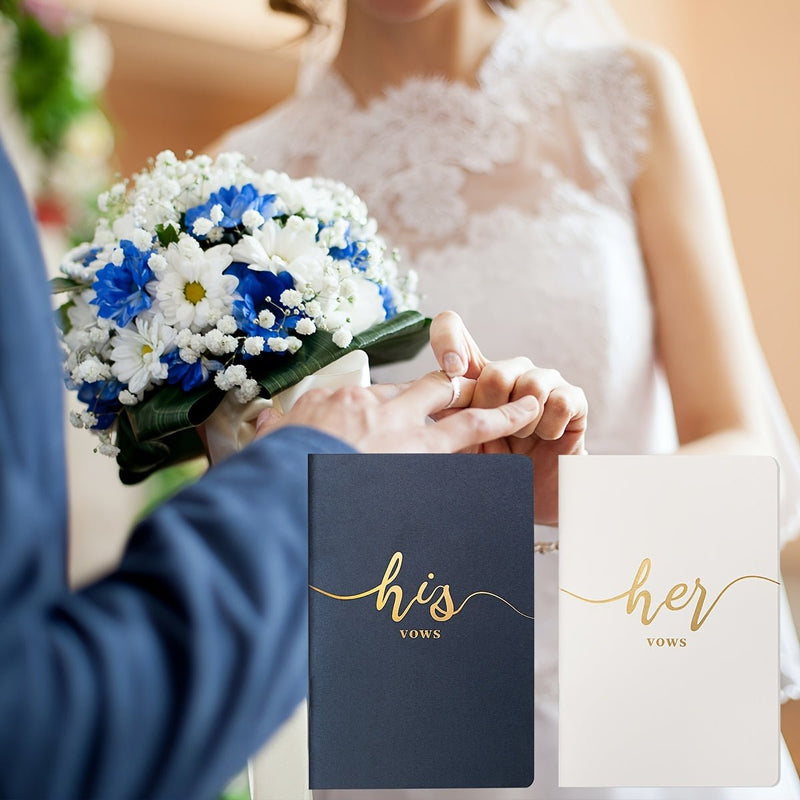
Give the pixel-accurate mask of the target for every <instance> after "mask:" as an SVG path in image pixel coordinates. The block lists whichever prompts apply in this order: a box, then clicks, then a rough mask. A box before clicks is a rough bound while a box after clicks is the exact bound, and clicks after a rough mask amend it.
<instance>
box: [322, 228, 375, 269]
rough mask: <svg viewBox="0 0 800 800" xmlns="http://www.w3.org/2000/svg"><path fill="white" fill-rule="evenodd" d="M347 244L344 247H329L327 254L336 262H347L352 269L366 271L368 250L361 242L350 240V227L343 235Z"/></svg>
mask: <svg viewBox="0 0 800 800" xmlns="http://www.w3.org/2000/svg"><path fill="white" fill-rule="evenodd" d="M344 238H345V241H346V242H347V244H346V245H345V247H331V248H330V249H329V252H330V254H331V256H332V257H333V258H335V259H336V260H337V261H349V262H350V263H351V264H352V265H353V267H354V268H355V269H357V270H360V271H361V272H364V271H365V270H366V269H367V263H368V261H369V250H367V248H366V246H365V245H364V243H363V242H359V241H357V240H354V239H351V238H350V227H349V226H348V228H347V232H346V233H345V235H344Z"/></svg>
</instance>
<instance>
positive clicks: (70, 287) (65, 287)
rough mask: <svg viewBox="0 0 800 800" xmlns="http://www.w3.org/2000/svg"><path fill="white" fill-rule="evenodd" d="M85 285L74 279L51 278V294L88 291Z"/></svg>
mask: <svg viewBox="0 0 800 800" xmlns="http://www.w3.org/2000/svg"><path fill="white" fill-rule="evenodd" d="M86 288H87V286H86V284H85V283H81V282H80V281H76V280H74V279H73V278H60V277H59V278H51V279H50V294H60V293H61V292H74V291H76V290H78V289H86Z"/></svg>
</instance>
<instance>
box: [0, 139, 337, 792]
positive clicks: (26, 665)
mask: <svg viewBox="0 0 800 800" xmlns="http://www.w3.org/2000/svg"><path fill="white" fill-rule="evenodd" d="M0 242H2V246H1V247H0V286H2V290H1V291H0V367H1V368H0V800H11V799H12V798H13V800H21V799H26V800H44V798H47V800H68V799H69V800H73V799H75V798H80V799H81V800H89V799H90V798H98V800H116V799H117V798H119V799H120V800H126V799H127V798H131V799H132V798H148V799H150V798H152V800H160V798H164V799H165V800H167V799H169V800H204V798H213V797H214V796H215V794H216V793H217V792H219V790H220V789H221V787H222V786H223V784H224V782H225V780H226V779H227V778H228V777H230V775H231V774H232V773H234V772H235V771H236V770H237V769H238V768H239V767H240V766H241V765H242V763H243V762H244V759H245V758H246V757H247V755H248V754H250V753H251V752H253V751H254V750H255V749H256V748H257V747H258V746H259V745H260V744H261V742H263V741H264V740H265V739H266V738H267V736H268V735H269V734H270V732H271V731H273V730H274V729H275V728H276V727H277V726H278V725H279V724H280V723H281V722H282V721H283V720H284V719H285V718H286V717H287V716H288V715H289V713H290V712H291V710H292V708H293V707H294V706H295V705H296V704H297V703H298V702H299V700H300V699H301V698H302V697H303V696H304V694H305V691H306V685H307V683H306V680H307V679H306V672H307V658H306V649H307V641H306V630H307V628H306V613H307V610H306V608H307V595H306V583H307V578H306V547H307V542H306V514H307V503H306V479H305V476H306V458H307V456H306V454H307V453H308V452H347V451H348V449H349V448H347V447H346V446H345V445H343V444H341V443H340V442H338V441H337V440H336V439H332V438H330V437H327V436H325V435H323V434H320V433H317V432H314V431H311V430H310V429H307V428H286V429H284V430H281V431H279V432H277V433H275V434H273V435H272V436H269V437H267V438H266V439H262V440H260V441H258V442H255V443H254V444H253V445H251V446H250V447H249V448H247V449H246V450H245V451H243V452H242V453H240V454H238V455H236V456H233V457H232V458H230V459H229V460H228V461H226V462H224V463H223V464H221V465H219V466H218V467H215V468H214V469H212V470H211V471H210V472H209V474H208V475H207V476H205V477H204V478H203V479H201V480H200V481H199V482H198V483H197V484H196V485H195V486H193V487H191V488H190V489H188V490H186V491H185V492H183V493H181V494H180V495H178V496H177V497H176V498H175V499H174V500H172V501H171V502H169V503H167V504H165V505H164V506H163V507H162V508H161V509H159V510H158V511H157V512H156V513H155V514H153V515H152V516H151V517H150V518H149V519H147V520H145V521H144V522H143V523H142V524H141V525H140V526H139V527H138V529H137V530H136V531H135V533H134V535H133V539H132V541H131V543H130V545H129V547H128V549H127V551H126V553H125V556H124V558H123V561H122V564H121V566H120V568H119V569H118V570H117V571H116V572H114V573H113V574H112V575H110V576H109V577H107V578H105V579H104V580H101V581H99V582H98V583H95V584H94V585H92V586H90V587H87V588H86V589H84V590H83V591H80V592H76V593H70V592H69V591H68V589H67V586H66V582H65V579H64V540H65V533H66V503H65V496H66V494H65V480H64V453H63V440H62V428H61V426H62V424H63V423H62V409H61V396H62V393H63V387H62V385H61V380H60V374H61V367H60V363H59V358H58V351H57V346H56V341H55V332H54V326H53V321H52V313H51V310H50V306H49V300H48V293H47V286H46V284H45V279H44V265H43V263H42V258H41V254H40V253H39V250H38V248H37V246H36V233H35V231H34V227H33V224H32V222H31V218H30V214H29V213H28V210H27V207H26V203H25V199H24V197H23V195H22V192H21V191H20V188H19V184H18V182H17V179H16V176H15V175H14V172H13V170H12V169H11V166H10V164H9V162H8V159H7V158H6V155H5V152H4V151H3V148H2V146H0ZM98 457H99V456H98Z"/></svg>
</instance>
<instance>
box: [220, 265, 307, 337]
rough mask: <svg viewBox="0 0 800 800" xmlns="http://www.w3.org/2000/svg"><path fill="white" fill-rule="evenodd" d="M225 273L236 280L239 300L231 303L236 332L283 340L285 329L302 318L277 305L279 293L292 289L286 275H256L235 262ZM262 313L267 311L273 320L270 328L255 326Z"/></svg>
mask: <svg viewBox="0 0 800 800" xmlns="http://www.w3.org/2000/svg"><path fill="white" fill-rule="evenodd" d="M226 271H227V272H232V273H233V274H234V275H236V277H237V278H239V286H238V288H237V292H238V293H239V294H240V295H241V296H242V299H241V300H234V302H233V316H234V318H235V319H236V322H237V324H238V326H239V329H240V330H242V331H243V332H244V333H245V334H247V335H248V336H263V337H264V338H269V337H271V336H277V337H280V338H286V337H287V336H288V335H289V329H291V328H293V327H294V326H295V325H296V324H297V323H298V322H299V321H300V320H301V319H302V316H301V315H300V314H292V313H290V311H289V309H287V308H285V307H284V306H283V305H282V304H281V303H280V296H281V294H283V292H284V291H286V289H293V288H294V279H293V278H292V276H291V275H290V274H289V273H288V272H279V273H278V274H277V275H275V274H274V273H272V272H257V271H255V270H251V269H248V268H247V265H246V264H240V263H238V262H234V263H233V264H231V266H230V267H229V268H228V270H226ZM267 298H269V300H268V299H267ZM262 311H268V312H269V313H270V314H272V316H273V317H274V321H273V322H272V324H271V325H262V324H260V323H259V315H260V314H261V312H262ZM262 321H263V320H262Z"/></svg>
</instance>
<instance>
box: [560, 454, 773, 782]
mask: <svg viewBox="0 0 800 800" xmlns="http://www.w3.org/2000/svg"><path fill="white" fill-rule="evenodd" d="M559 469H560V479H559V480H560V483H559V489H560V545H559V546H560V551H561V552H560V559H561V561H560V575H559V587H560V590H561V591H560V592H559V595H560V597H559V665H560V666H559V685H560V731H559V753H560V755H559V783H560V785H561V786H771V785H772V784H774V783H775V782H776V781H777V780H778V770H779V748H780V733H779V727H780V717H779V701H778V691H779V674H778V597H779V584H778V580H779V571H778V570H779V568H778V465H777V462H776V461H775V460H774V459H772V458H769V457H765V456H587V457H582V458H578V457H575V456H570V457H566V458H565V457H562V458H561V459H560V463H559Z"/></svg>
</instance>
